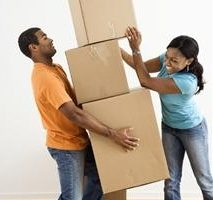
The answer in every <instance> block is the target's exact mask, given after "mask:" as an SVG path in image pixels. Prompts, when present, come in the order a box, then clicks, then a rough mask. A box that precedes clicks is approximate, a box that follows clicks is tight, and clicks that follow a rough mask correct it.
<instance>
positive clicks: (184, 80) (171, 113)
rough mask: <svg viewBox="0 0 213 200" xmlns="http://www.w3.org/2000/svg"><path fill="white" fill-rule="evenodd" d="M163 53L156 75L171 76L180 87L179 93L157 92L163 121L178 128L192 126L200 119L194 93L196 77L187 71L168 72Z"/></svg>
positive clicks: (201, 118) (201, 117)
mask: <svg viewBox="0 0 213 200" xmlns="http://www.w3.org/2000/svg"><path fill="white" fill-rule="evenodd" d="M164 56H165V54H162V55H161V56H160V63H161V70H160V72H159V74H158V77H162V78H168V77H170V78H172V79H173V80H174V82H175V84H176V85H177V87H178V88H179V89H180V91H181V93H179V94H159V95H160V100H161V107H162V108H161V109H162V120H163V122H164V123H165V124H166V125H168V126H170V127H172V128H178V129H187V128H192V127H195V126H196V125H198V124H199V123H200V122H201V121H202V120H203V116H202V115H201V113H200V111H199V109H198V107H197V104H196V102H195V97H194V94H195V93H196V91H197V77H196V76H195V75H194V74H192V73H189V72H177V73H174V74H168V72H167V69H166V65H165V64H164V63H163V60H164Z"/></svg>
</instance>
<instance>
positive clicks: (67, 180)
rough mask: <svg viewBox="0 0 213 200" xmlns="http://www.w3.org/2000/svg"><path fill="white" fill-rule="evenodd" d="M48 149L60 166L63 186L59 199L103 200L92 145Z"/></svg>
mask: <svg viewBox="0 0 213 200" xmlns="http://www.w3.org/2000/svg"><path fill="white" fill-rule="evenodd" d="M48 151H49V153H50V155H51V156H52V158H53V159H54V160H55V161H56V163H57V166H58V173H59V179H60V186H61V194H60V196H59V198H58V200H82V199H83V200H101V198H102V195H103V193H102V189H101V184H100V180H99V176H98V172H97V169H96V164H95V160H94V156H93V152H92V149H91V146H88V147H87V148H86V149H85V150H58V149H53V148H48ZM84 179H85V180H86V181H84Z"/></svg>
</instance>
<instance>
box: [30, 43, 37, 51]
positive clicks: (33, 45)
mask: <svg viewBox="0 0 213 200" xmlns="http://www.w3.org/2000/svg"><path fill="white" fill-rule="evenodd" d="M37 46H38V45H36V44H29V46H28V48H29V50H30V51H31V52H33V51H35V50H36V49H37Z"/></svg>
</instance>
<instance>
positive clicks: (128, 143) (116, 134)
mask: <svg viewBox="0 0 213 200" xmlns="http://www.w3.org/2000/svg"><path fill="white" fill-rule="evenodd" d="M132 130H133V128H121V129H118V130H115V131H114V130H113V131H112V132H111V134H110V136H109V137H110V138H111V139H113V140H114V141H115V142H116V143H118V144H119V145H121V146H122V147H124V148H125V150H126V151H128V150H135V148H136V147H138V146H139V141H140V139H139V138H136V137H133V136H131V132H132ZM110 131H111V130H110Z"/></svg>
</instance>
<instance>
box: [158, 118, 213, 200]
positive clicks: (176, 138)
mask: <svg viewBox="0 0 213 200" xmlns="http://www.w3.org/2000/svg"><path fill="white" fill-rule="evenodd" d="M207 136H208V130H207V126H206V122H205V120H203V121H202V122H201V123H200V124H199V125H197V126H195V127H193V128H190V129H176V128H171V127H169V126H167V125H165V124H164V123H162V140H163V147H164V151H165V156H166V160H167V164H168V168H169V173H170V179H167V180H166V181H165V186H164V199H165V200H180V199H181V196H180V182H181V176H182V166H183V159H184V154H185V152H186V153H187V156H188V158H189V161H190V164H191V167H192V170H193V173H194V175H195V178H196V180H197V183H198V185H199V186H200V189H201V191H202V194H203V199H204V200H213V178H212V175H211V172H210V165H209V160H208V138H207Z"/></svg>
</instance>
